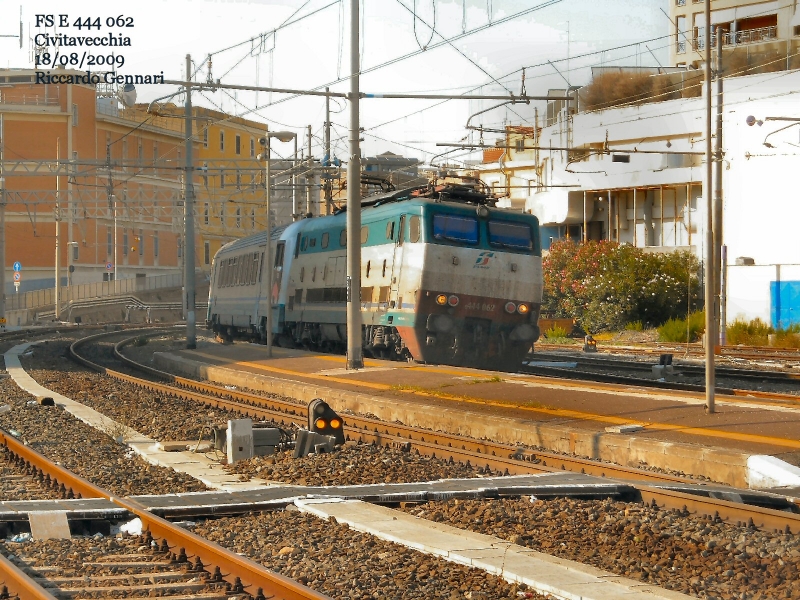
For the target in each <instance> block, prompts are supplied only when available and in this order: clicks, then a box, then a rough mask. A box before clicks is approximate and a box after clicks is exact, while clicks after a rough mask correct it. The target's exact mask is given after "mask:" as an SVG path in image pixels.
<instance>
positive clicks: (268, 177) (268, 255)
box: [264, 131, 297, 358]
mask: <svg viewBox="0 0 800 600" xmlns="http://www.w3.org/2000/svg"><path fill="white" fill-rule="evenodd" d="M269 133H270V132H269V131H267V135H266V137H265V138H264V139H265V140H266V148H265V151H266V153H267V170H266V173H265V174H264V179H265V183H264V187H265V188H266V193H265V204H266V205H267V207H266V208H267V247H266V248H265V249H264V262H265V263H266V265H267V358H272V325H273V322H272V274H273V270H274V268H273V267H274V265H273V264H272V263H273V259H272V215H271V212H272V211H271V208H272V207H271V206H270V200H271V199H272V172H271V165H270V161H271V159H272V156H271V148H270V135H269ZM295 148H297V146H296V144H295ZM296 158H297V151H296V150H295V159H296Z"/></svg>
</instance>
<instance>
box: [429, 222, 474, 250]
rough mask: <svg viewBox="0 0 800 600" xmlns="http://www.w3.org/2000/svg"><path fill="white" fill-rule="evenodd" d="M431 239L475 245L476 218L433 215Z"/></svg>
mask: <svg viewBox="0 0 800 600" xmlns="http://www.w3.org/2000/svg"><path fill="white" fill-rule="evenodd" d="M433 239H435V240H446V241H449V242H456V243H459V244H470V245H475V244H477V243H478V219H476V218H475V217H457V216H455V215H433Z"/></svg>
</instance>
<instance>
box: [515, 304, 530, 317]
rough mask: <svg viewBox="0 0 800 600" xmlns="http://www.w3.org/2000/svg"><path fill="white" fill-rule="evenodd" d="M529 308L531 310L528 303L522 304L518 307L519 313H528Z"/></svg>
mask: <svg viewBox="0 0 800 600" xmlns="http://www.w3.org/2000/svg"><path fill="white" fill-rule="evenodd" d="M529 310H530V308H528V305H527V304H520V305H519V306H518V307H517V312H518V313H519V314H521V315H527V314H528V311H529Z"/></svg>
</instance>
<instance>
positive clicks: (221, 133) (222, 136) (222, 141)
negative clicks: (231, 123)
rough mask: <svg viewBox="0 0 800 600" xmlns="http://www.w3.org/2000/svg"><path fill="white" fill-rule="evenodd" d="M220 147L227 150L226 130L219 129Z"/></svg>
mask: <svg viewBox="0 0 800 600" xmlns="http://www.w3.org/2000/svg"><path fill="white" fill-rule="evenodd" d="M219 149H220V150H225V131H224V130H222V129H220V130H219Z"/></svg>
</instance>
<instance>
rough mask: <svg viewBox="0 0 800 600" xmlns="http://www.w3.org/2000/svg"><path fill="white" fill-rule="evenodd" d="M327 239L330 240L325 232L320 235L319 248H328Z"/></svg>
mask: <svg viewBox="0 0 800 600" xmlns="http://www.w3.org/2000/svg"><path fill="white" fill-rule="evenodd" d="M329 238H330V236H329V235H328V232H327V231H326V232H325V233H323V234H322V240H320V246H322V247H323V248H327V247H328V239H329Z"/></svg>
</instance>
